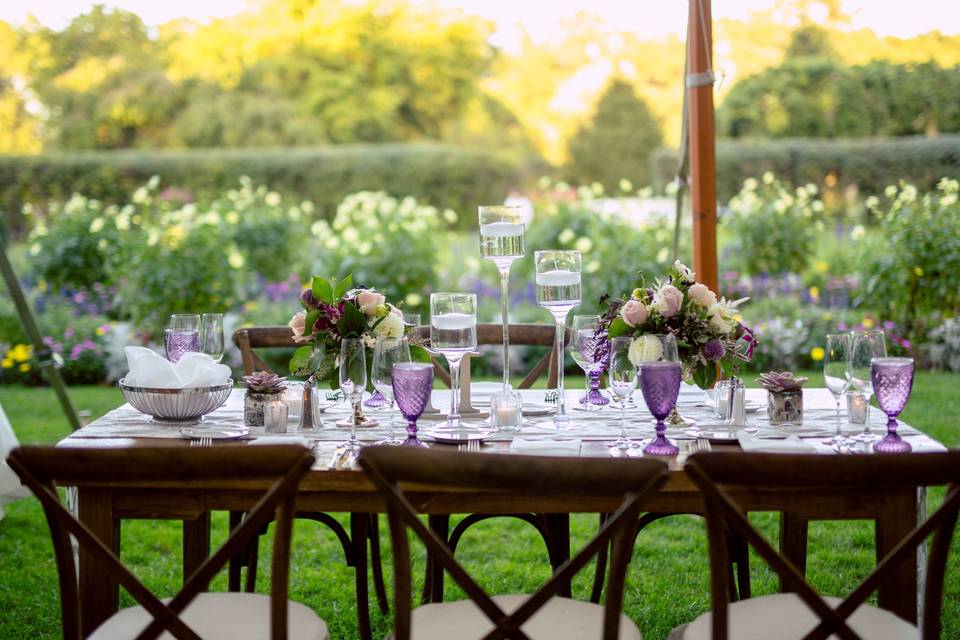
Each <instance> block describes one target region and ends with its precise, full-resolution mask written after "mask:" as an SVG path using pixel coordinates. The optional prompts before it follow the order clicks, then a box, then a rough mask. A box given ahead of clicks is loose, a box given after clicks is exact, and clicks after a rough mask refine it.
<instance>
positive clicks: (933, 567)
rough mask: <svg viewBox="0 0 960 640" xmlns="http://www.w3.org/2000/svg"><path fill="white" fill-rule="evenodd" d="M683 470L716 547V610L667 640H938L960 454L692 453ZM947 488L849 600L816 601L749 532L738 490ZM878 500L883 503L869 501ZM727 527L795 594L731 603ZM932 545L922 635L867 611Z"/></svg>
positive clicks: (958, 497) (959, 506)
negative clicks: (879, 591)
mask: <svg viewBox="0 0 960 640" xmlns="http://www.w3.org/2000/svg"><path fill="white" fill-rule="evenodd" d="M686 471H687V473H688V474H689V475H690V477H691V478H692V479H693V481H694V482H696V484H697V486H698V487H699V488H700V491H701V493H702V495H703V499H704V503H705V505H706V513H707V535H708V537H709V541H710V576H711V584H710V588H711V603H712V611H711V612H709V613H706V614H704V615H702V616H700V617H699V618H697V619H696V620H695V621H693V622H691V623H690V624H689V625H686V626H685V627H681V628H679V629H675V630H674V632H673V633H672V634H671V636H670V638H671V640H699V639H701V638H703V639H706V638H710V639H712V640H726V639H727V638H736V639H740V638H774V637H776V638H785V639H786V638H798V639H799V638H803V639H804V640H824V639H826V638H828V637H829V638H837V637H839V638H842V639H843V640H861V639H862V640H887V639H894V638H896V639H900V638H911V639H914V640H915V639H917V638H923V640H934V639H936V638H939V637H940V630H941V627H940V625H941V621H940V617H941V610H942V606H943V581H944V573H945V571H946V566H947V555H948V553H949V551H950V543H951V540H952V538H953V535H954V530H955V528H956V524H957V514H958V511H960V451H951V452H945V453H917V454H910V455H903V454H893V455H890V454H888V455H869V456H821V455H776V454H757V453H746V454H745V453H707V454H699V453H698V454H695V455H694V456H691V457H690V459H689V460H687V464H686ZM938 485H949V486H948V490H947V493H946V497H945V498H944V501H943V503H942V504H941V506H940V507H939V508H938V509H937V510H936V512H934V513H933V514H932V515H931V516H930V517H929V518H927V519H926V520H925V521H924V522H922V523H921V524H919V525H918V526H917V527H916V528H914V529H913V530H912V531H911V532H910V533H908V534H907V535H906V536H905V537H903V538H902V539H901V540H900V542H899V543H898V544H897V545H896V546H895V547H894V548H893V549H892V550H891V551H890V552H889V553H888V554H887V555H886V556H885V557H884V558H882V559H881V560H880V561H879V563H878V564H877V566H876V567H875V568H874V569H873V570H872V571H871V572H870V574H869V575H868V576H867V577H866V578H865V579H864V580H863V582H861V583H860V585H859V586H858V587H857V588H856V589H854V590H853V592H852V593H850V595H848V596H847V597H846V598H844V599H842V600H841V599H839V598H831V597H823V596H820V595H819V594H818V593H817V592H816V591H814V589H813V588H812V587H810V585H809V584H807V582H806V580H805V579H804V577H803V574H802V573H801V572H800V571H799V570H798V569H797V568H796V567H795V566H794V565H793V564H791V563H790V561H789V560H787V559H786V558H784V557H783V556H782V555H781V554H780V553H779V552H777V551H776V550H775V549H774V548H773V547H772V546H771V545H770V543H769V542H767V540H766V539H765V538H764V537H763V536H762V535H761V534H760V533H759V532H757V530H756V529H754V528H753V526H752V525H751V524H750V521H749V520H748V519H747V517H746V514H744V512H743V511H742V510H741V509H740V507H739V506H738V504H737V502H736V499H735V497H734V496H735V495H736V491H737V490H740V491H744V490H747V491H762V490H763V489H764V488H768V489H769V488H778V489H791V490H796V491H801V492H802V491H804V490H820V491H822V490H834V489H836V488H838V487H843V488H844V489H845V490H848V489H853V490H856V489H858V488H863V490H864V491H865V492H866V491H868V490H869V491H870V492H871V494H870V495H876V494H875V492H876V491H877V489H878V488H879V489H882V488H883V487H890V488H891V489H893V488H898V489H902V488H915V487H927V486H938ZM873 499H880V500H882V497H880V498H873ZM725 523H726V525H729V526H730V527H731V528H732V529H733V531H734V533H736V534H737V535H739V536H740V537H742V538H743V539H744V540H746V541H747V543H749V544H750V546H752V547H753V548H754V550H756V552H757V554H758V555H759V556H760V557H761V558H762V559H763V560H764V562H766V563H767V565H768V566H769V567H770V568H771V569H772V570H773V571H774V572H776V573H777V575H778V576H779V577H780V579H781V581H782V582H783V585H784V587H785V588H787V589H789V590H790V591H792V593H780V594H774V595H767V596H760V597H755V598H748V599H746V600H741V601H739V602H734V603H730V602H729V598H728V594H727V585H728V584H729V581H728V579H727V576H726V572H728V571H729V570H730V564H729V561H728V559H729V556H728V552H727V547H726V536H725V534H724V530H723V527H724V526H725ZM931 535H932V536H933V540H932V543H931V546H930V551H929V557H928V562H927V574H926V584H925V588H924V596H923V605H924V616H923V624H922V628H921V629H918V628H917V627H915V626H914V625H912V624H911V623H909V622H907V621H905V620H903V619H901V618H899V617H897V616H896V615H894V614H893V613H891V612H889V611H885V610H883V609H879V608H877V607H873V606H871V605H868V604H864V603H865V602H866V599H867V598H868V597H870V595H871V594H873V592H874V591H876V590H877V588H878V587H879V586H880V585H881V584H882V583H884V582H885V581H887V580H890V579H892V578H891V575H890V573H891V571H894V570H896V569H899V568H900V567H901V566H902V563H903V562H906V561H907V560H908V559H910V558H913V557H915V556H914V553H915V552H916V550H917V547H918V546H919V545H922V544H923V543H924V542H925V541H926V539H927V538H928V537H930V536H931Z"/></svg>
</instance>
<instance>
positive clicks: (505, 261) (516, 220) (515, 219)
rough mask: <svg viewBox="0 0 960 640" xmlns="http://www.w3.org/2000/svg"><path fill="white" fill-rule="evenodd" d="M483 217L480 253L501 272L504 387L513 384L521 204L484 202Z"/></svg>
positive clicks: (480, 214) (520, 253)
mask: <svg viewBox="0 0 960 640" xmlns="http://www.w3.org/2000/svg"><path fill="white" fill-rule="evenodd" d="M479 217H480V256H481V257H482V258H484V259H486V260H490V261H491V262H493V263H494V264H495V265H497V270H498V271H499V272H500V319H501V322H502V323H503V391H504V392H506V391H507V390H508V389H509V388H510V320H509V311H508V304H509V302H510V297H509V289H510V265H512V264H513V261H514V260H517V259H519V258H522V257H523V256H524V247H523V218H522V217H521V215H520V207H516V206H506V205H499V206H483V207H480V208H479Z"/></svg>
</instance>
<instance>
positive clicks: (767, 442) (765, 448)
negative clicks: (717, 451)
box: [737, 431, 817, 453]
mask: <svg viewBox="0 0 960 640" xmlns="http://www.w3.org/2000/svg"><path fill="white" fill-rule="evenodd" d="M737 441H738V442H739V443H740V448H741V449H743V450H744V451H762V452H765V453H815V452H816V451H817V447H816V445H814V444H813V443H811V442H805V441H803V440H801V439H800V438H798V437H797V436H788V437H786V438H784V439H782V440H777V439H773V438H755V437H753V436H752V435H750V434H749V433H747V432H746V431H737Z"/></svg>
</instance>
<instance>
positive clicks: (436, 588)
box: [423, 515, 450, 603]
mask: <svg viewBox="0 0 960 640" xmlns="http://www.w3.org/2000/svg"><path fill="white" fill-rule="evenodd" d="M427 524H428V525H429V526H430V529H431V530H432V531H433V532H434V533H436V534H437V536H439V537H440V539H441V540H443V541H444V542H447V541H448V540H449V539H450V516H448V515H431V516H427ZM423 602H424V603H427V602H443V565H442V564H440V563H439V562H436V561H434V560H433V558H431V557H430V554H429V553H428V554H427V571H426V576H425V578H424V585H423Z"/></svg>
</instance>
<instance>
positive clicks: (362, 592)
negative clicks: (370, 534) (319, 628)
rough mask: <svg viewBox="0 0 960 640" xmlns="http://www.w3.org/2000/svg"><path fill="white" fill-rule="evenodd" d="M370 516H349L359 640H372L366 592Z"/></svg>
mask: <svg viewBox="0 0 960 640" xmlns="http://www.w3.org/2000/svg"><path fill="white" fill-rule="evenodd" d="M369 522H370V516H369V514H366V513H351V514H350V539H351V540H352V541H353V553H354V556H353V557H354V562H355V563H356V566H355V567H354V585H355V586H356V591H357V629H358V631H359V633H360V639H361V640H372V638H373V633H372V631H371V629H370V597H369V594H368V592H367V530H368V528H369Z"/></svg>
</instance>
